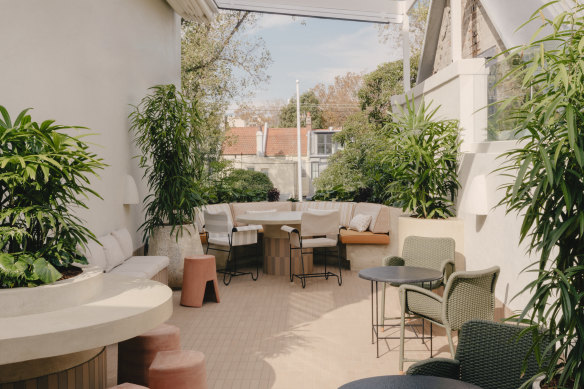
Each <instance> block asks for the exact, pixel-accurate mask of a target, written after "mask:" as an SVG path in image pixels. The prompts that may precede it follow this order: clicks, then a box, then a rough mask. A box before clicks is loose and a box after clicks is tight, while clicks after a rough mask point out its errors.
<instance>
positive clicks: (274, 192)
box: [268, 188, 280, 202]
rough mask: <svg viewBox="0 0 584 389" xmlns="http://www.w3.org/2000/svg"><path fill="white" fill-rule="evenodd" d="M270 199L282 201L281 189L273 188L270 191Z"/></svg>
mask: <svg viewBox="0 0 584 389" xmlns="http://www.w3.org/2000/svg"><path fill="white" fill-rule="evenodd" d="M268 201H272V202H273V201H280V191H279V190H278V188H272V189H270V190H269V191H268Z"/></svg>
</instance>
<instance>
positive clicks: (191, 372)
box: [148, 350, 207, 389]
mask: <svg viewBox="0 0 584 389" xmlns="http://www.w3.org/2000/svg"><path fill="white" fill-rule="evenodd" d="M148 382H149V383H150V384H149V385H150V389H207V373H206V371H205V355H204V354H203V353H202V352H199V351H192V350H180V351H161V352H159V353H158V354H157V355H156V358H154V361H153V362H152V365H150V370H149V379H148Z"/></svg>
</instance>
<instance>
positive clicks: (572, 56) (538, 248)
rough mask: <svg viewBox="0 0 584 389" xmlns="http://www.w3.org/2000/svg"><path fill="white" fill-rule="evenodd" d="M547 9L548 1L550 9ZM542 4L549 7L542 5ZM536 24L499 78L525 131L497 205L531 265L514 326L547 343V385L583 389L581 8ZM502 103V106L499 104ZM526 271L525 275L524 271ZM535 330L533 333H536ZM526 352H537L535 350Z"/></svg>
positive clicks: (508, 157) (509, 158)
mask: <svg viewBox="0 0 584 389" xmlns="http://www.w3.org/2000/svg"><path fill="white" fill-rule="evenodd" d="M550 4H552V3H550ZM548 5H549V4H548ZM540 18H541V19H543V23H542V27H541V29H542V30H543V29H545V30H544V31H551V33H549V34H548V35H546V36H544V37H542V38H535V39H534V40H533V41H531V42H530V43H529V44H527V45H525V46H523V47H520V48H518V49H517V50H514V51H515V52H518V53H523V52H533V56H531V57H530V58H527V59H526V60H525V63H523V64H521V65H518V66H515V67H514V68H513V69H512V70H511V71H510V72H509V74H508V75H507V77H510V78H513V79H517V80H520V82H521V86H522V88H523V89H525V90H531V91H532V95H531V97H530V98H529V99H527V100H526V101H525V102H523V104H522V105H521V108H520V109H518V110H515V111H514V117H513V119H515V120H517V122H518V123H520V125H519V126H518V127H516V130H517V132H519V131H526V132H527V134H526V135H524V136H523V137H522V138H521V140H520V143H519V147H518V148H516V149H514V150H511V151H509V152H508V153H506V154H504V157H505V165H504V166H503V167H502V168H501V169H499V172H500V173H501V174H504V175H507V176H508V177H509V178H510V179H509V183H508V184H506V185H504V186H503V187H502V188H503V189H504V193H505V195H504V198H503V199H502V201H501V203H500V205H503V206H505V207H506V209H507V212H513V213H516V212H517V213H520V214H522V216H523V221H522V225H521V231H520V238H521V241H526V242H527V243H528V247H529V252H531V253H534V254H537V255H538V257H539V258H538V261H537V262H536V263H534V264H533V265H532V266H531V267H529V268H528V269H529V270H530V271H532V272H534V273H535V276H536V277H535V279H534V280H533V281H532V282H530V283H529V284H528V285H527V287H526V288H525V289H524V290H523V291H522V292H530V293H532V297H531V299H530V300H529V302H528V304H527V305H526V306H525V308H524V310H523V312H522V313H521V314H520V315H519V317H517V320H520V321H523V322H526V323H529V324H530V328H529V330H528V331H526V333H531V334H532V336H533V338H534V339H535V343H536V345H539V344H545V343H543V342H545V339H547V338H550V339H552V340H553V342H552V344H553V346H555V348H552V347H550V348H548V350H547V351H548V352H549V360H547V359H545V358H544V359H541V361H542V371H544V372H545V373H546V375H547V380H548V381H549V380H552V379H555V378H557V379H558V380H559V385H560V386H561V387H574V388H580V387H582V386H583V385H584V358H583V355H584V238H583V236H584V132H583V131H582V129H583V128H584V5H581V4H578V5H576V6H574V8H573V9H571V10H570V11H568V12H563V13H561V14H559V15H558V16H557V17H555V18H554V19H553V20H550V19H547V18H545V17H544V16H543V12H541V10H540V11H538V12H536V13H535V14H534V15H533V16H532V18H531V19H530V22H532V21H536V20H538V19H540ZM504 103H505V104H509V102H508V101H506V102H504ZM526 270H527V269H526ZM540 328H543V331H542V332H541V333H540V332H538V331H537V330H538V329H540ZM534 349H537V348H536V347H535V348H534Z"/></svg>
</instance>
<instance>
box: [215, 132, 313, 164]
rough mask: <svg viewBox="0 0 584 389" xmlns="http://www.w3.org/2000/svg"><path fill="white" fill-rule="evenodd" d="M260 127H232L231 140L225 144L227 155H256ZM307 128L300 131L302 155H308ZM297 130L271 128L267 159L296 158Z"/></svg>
mask: <svg viewBox="0 0 584 389" xmlns="http://www.w3.org/2000/svg"><path fill="white" fill-rule="evenodd" d="M257 130H258V127H231V128H230V129H229V131H228V132H227V136H228V137H229V140H228V141H227V142H226V143H225V144H223V154H225V155H240V154H243V155H255V154H256V152H257V148H256V132H257ZM306 132H307V129H306V128H301V129H300V142H301V150H302V155H303V156H305V155H306V145H307V139H306ZM296 144H297V143H296V128H269V129H268V141H267V142H266V156H267V157H284V156H293V157H295V156H296Z"/></svg>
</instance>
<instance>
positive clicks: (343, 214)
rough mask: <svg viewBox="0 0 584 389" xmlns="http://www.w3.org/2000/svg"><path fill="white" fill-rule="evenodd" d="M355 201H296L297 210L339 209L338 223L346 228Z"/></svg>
mask: <svg viewBox="0 0 584 389" xmlns="http://www.w3.org/2000/svg"><path fill="white" fill-rule="evenodd" d="M354 204H355V203H349V202H344V201H303V202H302V203H296V210H297V211H308V210H309V209H324V210H333V209H336V210H338V211H339V225H340V226H341V227H345V228H348V227H349V223H350V222H351V218H352V217H353V206H354Z"/></svg>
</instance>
